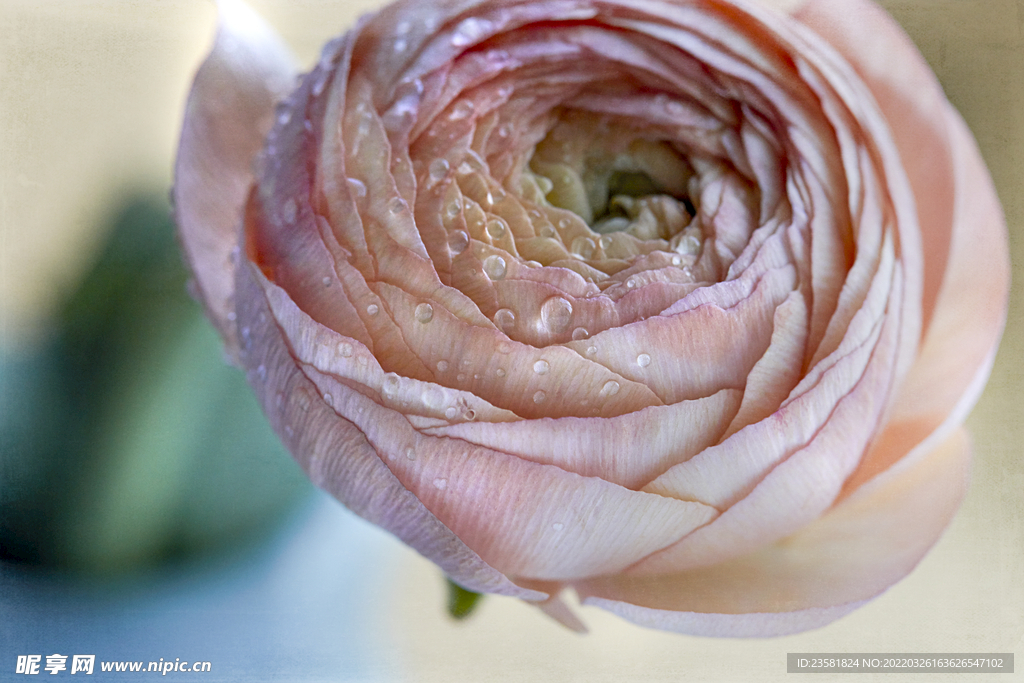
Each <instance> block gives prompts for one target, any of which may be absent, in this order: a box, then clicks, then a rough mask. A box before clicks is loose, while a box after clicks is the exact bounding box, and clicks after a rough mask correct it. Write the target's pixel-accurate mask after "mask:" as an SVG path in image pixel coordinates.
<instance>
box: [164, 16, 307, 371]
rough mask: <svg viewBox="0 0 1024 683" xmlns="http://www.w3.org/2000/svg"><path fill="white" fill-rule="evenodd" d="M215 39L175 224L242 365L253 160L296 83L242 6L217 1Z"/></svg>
mask: <svg viewBox="0 0 1024 683" xmlns="http://www.w3.org/2000/svg"><path fill="white" fill-rule="evenodd" d="M217 9H218V22H219V23H218V27H217V36H216V39H215V42H214V46H213V49H212V50H211V52H210V54H209V55H208V56H207V58H206V60H205V61H204V62H203V64H202V65H201V66H200V67H199V71H198V72H197V74H196V78H195V81H194V82H193V84H192V90H191V92H190V93H189V96H188V103H187V105H186V108H185V120H184V124H183V126H182V132H181V142H180V143H179V147H178V156H177V160H176V162H175V167H174V190H173V193H172V197H173V202H174V213H175V220H176V221H177V224H178V234H179V235H180V240H181V244H182V251H183V252H184V254H185V259H186V260H187V262H188V264H189V266H190V267H191V269H192V273H193V275H194V277H195V290H196V294H197V296H198V298H199V299H200V300H201V301H202V303H203V305H204V307H205V309H206V314H207V316H208V317H209V318H210V320H211V321H212V322H213V323H214V325H216V327H217V330H218V331H219V332H220V334H221V337H222V338H223V339H224V342H225V348H226V350H227V355H228V357H229V358H230V359H232V360H234V361H237V356H236V354H237V350H238V334H237V330H236V326H235V323H234V303H233V297H234V288H235V282H234V280H235V275H234V269H235V264H234V261H235V258H234V254H236V253H237V249H238V245H239V230H240V228H241V224H242V211H243V207H244V205H245V200H246V197H247V196H248V193H249V188H250V186H251V185H252V182H253V179H254V173H253V168H252V167H253V161H254V160H255V158H256V155H257V153H258V152H259V150H260V148H261V147H262V146H263V141H264V139H265V138H266V135H267V132H268V131H269V130H270V127H271V124H272V122H273V112H274V104H275V103H276V102H277V101H278V100H279V99H281V98H282V97H284V96H285V95H286V94H287V93H288V91H289V90H290V89H291V87H292V86H293V84H294V82H295V74H296V73H297V69H296V67H295V62H294V59H293V58H292V56H291V54H290V52H289V51H288V49H287V48H286V47H285V46H284V44H283V43H282V42H281V40H280V39H279V38H278V36H277V34H276V33H275V32H274V31H273V29H271V28H270V27H269V26H267V24H266V23H264V21H263V20H262V19H260V17H259V16H257V15H256V14H255V13H254V12H253V11H252V10H250V9H249V8H248V7H247V6H246V5H245V4H243V3H242V2H240V1H239V0H219V1H218V3H217Z"/></svg>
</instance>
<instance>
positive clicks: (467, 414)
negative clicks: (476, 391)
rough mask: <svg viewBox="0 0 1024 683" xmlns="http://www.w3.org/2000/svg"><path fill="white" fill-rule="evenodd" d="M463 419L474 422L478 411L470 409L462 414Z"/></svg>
mask: <svg viewBox="0 0 1024 683" xmlns="http://www.w3.org/2000/svg"><path fill="white" fill-rule="evenodd" d="M462 419H463V420H466V421H468V422H472V421H473V420H475V419H476V411H475V410H473V409H472V408H470V409H469V410H467V411H466V412H464V413H463V414H462Z"/></svg>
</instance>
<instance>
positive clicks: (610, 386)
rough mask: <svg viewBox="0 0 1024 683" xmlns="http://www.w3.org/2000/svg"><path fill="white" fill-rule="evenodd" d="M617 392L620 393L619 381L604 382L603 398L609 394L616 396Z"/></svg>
mask: <svg viewBox="0 0 1024 683" xmlns="http://www.w3.org/2000/svg"><path fill="white" fill-rule="evenodd" d="M617 393H619V383H618V382H616V381H615V380H609V381H607V382H605V383H604V386H603V387H601V393H600V396H601V398H608V397H609V396H614V395H615V394H617Z"/></svg>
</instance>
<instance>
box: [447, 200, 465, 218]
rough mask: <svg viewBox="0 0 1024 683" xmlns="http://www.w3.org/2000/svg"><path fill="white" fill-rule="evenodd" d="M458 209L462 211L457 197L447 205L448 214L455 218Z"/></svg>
mask: <svg viewBox="0 0 1024 683" xmlns="http://www.w3.org/2000/svg"><path fill="white" fill-rule="evenodd" d="M460 211H462V202H460V201H459V200H458V199H453V200H452V203H451V204H449V205H448V215H449V216H450V217H451V218H455V217H456V216H458V215H459V212H460Z"/></svg>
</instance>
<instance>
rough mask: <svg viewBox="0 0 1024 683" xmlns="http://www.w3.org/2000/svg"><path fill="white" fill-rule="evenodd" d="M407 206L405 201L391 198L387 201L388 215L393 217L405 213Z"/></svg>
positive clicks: (399, 198)
mask: <svg viewBox="0 0 1024 683" xmlns="http://www.w3.org/2000/svg"><path fill="white" fill-rule="evenodd" d="M407 206H408V205H407V204H406V203H405V200H404V199H402V198H401V197H392V198H391V199H389V200H388V213H390V214H391V215H393V216H394V215H397V214H400V213H402V212H403V211H405V209H406V208H407Z"/></svg>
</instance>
